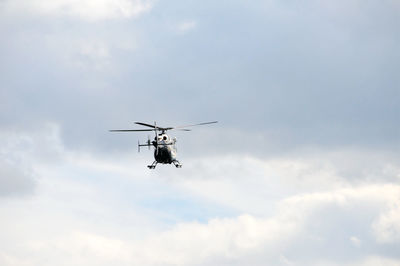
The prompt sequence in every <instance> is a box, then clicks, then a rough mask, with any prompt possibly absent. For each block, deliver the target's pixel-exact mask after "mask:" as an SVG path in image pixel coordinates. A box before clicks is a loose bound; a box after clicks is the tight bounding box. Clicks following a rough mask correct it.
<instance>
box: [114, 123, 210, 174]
mask: <svg viewBox="0 0 400 266" xmlns="http://www.w3.org/2000/svg"><path fill="white" fill-rule="evenodd" d="M214 123H218V121H212V122H204V123H199V124H193V125H184V126H177V127H159V126H157V123H156V122H154V125H151V124H147V123H142V122H135V124H137V125H141V126H145V127H150V128H151V129H112V130H110V132H143V131H154V133H155V137H154V140H153V141H150V137H148V139H147V142H146V143H144V144H140V142H139V141H138V152H140V147H148V148H149V150H150V147H151V146H153V147H154V162H153V163H152V164H150V165H148V166H147V167H148V168H149V169H154V168H156V165H157V164H158V163H161V164H171V163H172V164H174V165H175V167H176V168H181V167H182V164H181V163H180V162H179V161H178V160H177V159H176V153H177V150H176V145H175V144H176V142H177V140H176V138H175V137H174V138H171V137H170V136H169V135H168V134H167V131H168V130H181V131H191V130H190V129H187V127H193V126H201V125H208V124H214Z"/></svg>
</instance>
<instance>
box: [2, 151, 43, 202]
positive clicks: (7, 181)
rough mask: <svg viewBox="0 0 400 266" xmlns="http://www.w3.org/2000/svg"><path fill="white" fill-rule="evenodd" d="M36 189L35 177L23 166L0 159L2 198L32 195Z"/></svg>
mask: <svg viewBox="0 0 400 266" xmlns="http://www.w3.org/2000/svg"><path fill="white" fill-rule="evenodd" d="M35 187H36V182H35V178H34V175H33V173H32V172H31V171H29V170H28V169H25V167H24V166H23V165H19V164H15V163H11V162H8V161H7V160H6V159H5V158H4V157H0V197H5V196H24V195H29V194H32V193H33V191H34V189H35Z"/></svg>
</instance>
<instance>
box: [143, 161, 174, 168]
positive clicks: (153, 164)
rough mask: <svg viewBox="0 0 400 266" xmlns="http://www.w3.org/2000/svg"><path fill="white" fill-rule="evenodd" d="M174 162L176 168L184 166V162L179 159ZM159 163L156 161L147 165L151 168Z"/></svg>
mask: <svg viewBox="0 0 400 266" xmlns="http://www.w3.org/2000/svg"><path fill="white" fill-rule="evenodd" d="M172 163H173V164H174V165H175V167H176V168H182V164H181V163H180V162H179V161H178V160H176V161H172ZM157 164H158V162H157V161H154V162H153V163H152V164H150V165H148V166H147V167H148V168H149V169H155V168H156V166H157Z"/></svg>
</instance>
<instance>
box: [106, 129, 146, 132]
mask: <svg viewBox="0 0 400 266" xmlns="http://www.w3.org/2000/svg"><path fill="white" fill-rule="evenodd" d="M109 131H110V132H138V131H154V129H111V130H109Z"/></svg>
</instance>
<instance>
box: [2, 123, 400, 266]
mask: <svg viewBox="0 0 400 266" xmlns="http://www.w3.org/2000/svg"><path fill="white" fill-rule="evenodd" d="M2 139H3V140H4V141H5V143H8V145H9V146H7V145H3V147H7V152H9V151H10V150H11V149H12V150H13V151H14V157H15V158H20V159H23V161H24V162H25V163H29V165H30V166H31V167H32V170H33V171H34V172H35V175H37V176H39V178H38V185H37V193H35V194H34V196H33V198H32V199H29V200H28V199H26V200H22V201H12V202H9V203H8V204H3V205H0V211H1V213H3V214H6V215H5V216H4V217H3V219H1V221H0V226H1V227H8V228H19V230H18V231H15V230H9V231H8V232H6V233H5V234H4V235H3V237H2V239H3V240H4V241H3V242H0V247H2V248H1V250H2V252H1V253H0V262H1V263H2V264H3V265H12V263H17V264H25V265H38V264H40V265H52V264H54V263H55V262H56V261H60V260H62V261H64V262H65V263H66V264H71V263H74V265H108V264H109V263H111V262H113V263H117V264H118V265H132V264H140V265H232V264H234V265H235V264H236V265H241V264H243V263H245V262H249V261H251V264H252V265H265V262H269V263H271V264H274V265H290V264H294V265H310V264H313V265H318V263H320V262H321V265H358V264H359V263H361V262H365V261H369V262H371V261H377V260H379V261H390V262H391V263H395V262H396V261H397V260H396V257H395V254H393V253H392V252H391V251H390V250H389V251H382V245H386V246H387V247H395V246H396V245H397V243H398V230H397V229H398V228H399V224H400V221H399V220H398V219H397V218H398V217H397V216H398V215H396V213H398V212H399V211H398V208H397V207H396V206H398V204H399V198H398V195H399V194H400V186H399V185H398V184H396V183H389V182H388V181H387V180H390V179H386V180H382V181H381V182H380V183H378V182H374V183H369V182H365V181H366V180H368V179H364V180H363V181H361V182H352V181H351V180H349V181H346V179H345V176H340V175H338V173H340V171H338V170H337V167H338V166H340V164H339V165H337V164H334V163H332V161H331V162H330V163H327V161H325V163H323V162H324V160H327V159H326V158H330V157H329V156H326V157H319V159H318V160H316V159H315V158H312V159H310V158H307V156H303V158H302V159H294V158H290V157H289V158H285V159H284V158H275V159H273V160H272V159H271V160H260V159H258V158H254V157H247V158H245V159H243V158H242V159H243V162H244V164H242V165H241V166H240V167H235V164H233V163H232V162H236V161H237V158H224V157H218V156H215V157H214V158H212V161H213V162H214V164H213V166H211V165H210V164H208V163H207V162H208V161H209V159H210V158H209V157H207V158H205V159H204V160H205V161H199V160H198V159H196V158H194V159H188V160H187V161H186V164H185V165H184V168H182V169H179V171H180V172H177V169H175V168H171V167H168V166H161V165H160V166H159V168H158V169H157V171H149V170H148V169H147V168H146V167H145V164H146V160H147V158H142V157H141V156H142V154H138V155H136V154H135V155H132V154H129V153H128V154H113V155H104V154H101V153H100V154H93V153H83V152H81V151H73V150H68V149H66V148H65V147H64V145H63V144H62V141H61V139H60V128H59V127H57V126H55V125H54V124H49V125H47V126H43V130H41V131H40V132H33V133H32V135H31V136H27V135H24V134H22V133H17V134H16V133H15V132H14V134H13V135H5V133H3V138H2ZM8 148H9V149H8ZM344 155H346V156H348V155H349V153H342V156H344ZM139 158H140V159H139ZM349 158H352V157H349ZM206 159H208V160H206ZM355 166H356V169H353V171H360V168H358V165H357V164H355ZM389 172H390V173H391V174H396V173H397V170H396V171H394V170H392V171H389ZM193 173H197V175H195V174H193ZM318 179H321V180H325V181H324V182H326V183H324V182H323V183H320V184H318V185H315V184H314V183H316V182H318ZM321 184H323V185H321ZM320 187H323V189H318V188H320ZM272 192H273V193H272ZM172 195H173V196H174V197H175V198H178V199H179V200H178V201H179V202H183V201H184V202H186V204H188V206H187V207H186V208H182V209H180V211H178V212H171V209H170V208H166V207H167V206H168V204H171V203H168V202H169V201H171V199H172ZM149 202H159V203H157V204H155V205H151V204H149ZM175 202H176V201H175ZM172 204H175V203H172ZM180 204H181V203H180ZM217 206H219V208H220V209H219V210H218V212H216V214H213V212H212V211H210V210H207V208H210V207H213V208H216V207H217ZM175 208H178V206H175ZM199 208H205V209H206V210H207V211H205V213H201V212H199V213H197V215H195V216H185V214H184V213H185V212H188V210H190V209H199ZM224 213H229V214H228V215H224ZM166 221H169V222H166ZM170 221H173V222H172V223H171V222H170ZM11 224H14V227H10V225H11ZM343 225H346V226H343ZM393 229H394V230H393ZM20 232H24V233H20ZM5 243H7V245H5ZM17 243H18V245H17ZM332 246H334V247H335V249H332ZM17 247H18V248H17ZM370 250H374V251H375V253H376V255H377V256H378V257H374V258H370V255H371V254H370V252H369V251H370ZM348 251H349V252H350V253H349V252H348ZM386 256H392V257H393V256H394V258H393V259H389V258H386ZM360 265H362V264H360Z"/></svg>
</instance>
